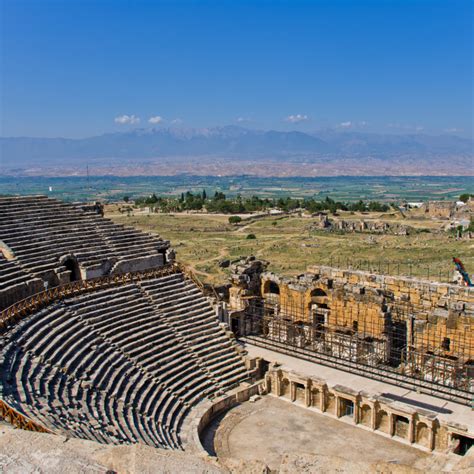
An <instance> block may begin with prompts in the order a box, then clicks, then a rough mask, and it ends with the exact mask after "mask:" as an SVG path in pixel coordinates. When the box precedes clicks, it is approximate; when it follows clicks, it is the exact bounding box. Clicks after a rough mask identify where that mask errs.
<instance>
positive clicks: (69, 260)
mask: <svg viewBox="0 0 474 474" xmlns="http://www.w3.org/2000/svg"><path fill="white" fill-rule="evenodd" d="M61 263H62V264H63V265H64V266H65V267H66V270H68V271H70V272H71V273H70V281H71V282H72V281H79V280H82V275H81V270H80V268H79V263H78V262H77V260H76V258H75V257H73V256H72V255H69V256H67V257H66V258H65V259H64V260H63V261H62V262H61Z"/></svg>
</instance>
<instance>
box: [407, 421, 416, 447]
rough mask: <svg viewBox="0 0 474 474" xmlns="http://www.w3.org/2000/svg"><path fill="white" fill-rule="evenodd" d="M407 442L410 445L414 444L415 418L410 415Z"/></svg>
mask: <svg viewBox="0 0 474 474" xmlns="http://www.w3.org/2000/svg"><path fill="white" fill-rule="evenodd" d="M408 441H409V442H410V443H414V442H415V417H414V415H411V416H410V418H409V420H408Z"/></svg>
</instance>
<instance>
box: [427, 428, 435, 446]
mask: <svg viewBox="0 0 474 474" xmlns="http://www.w3.org/2000/svg"><path fill="white" fill-rule="evenodd" d="M429 428H430V433H429V438H428V449H429V450H430V451H433V450H434V448H435V427H434V423H433V422H431V423H430V427H429Z"/></svg>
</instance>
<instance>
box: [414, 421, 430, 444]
mask: <svg viewBox="0 0 474 474" xmlns="http://www.w3.org/2000/svg"><path fill="white" fill-rule="evenodd" d="M415 441H416V443H417V444H419V445H420V446H423V447H425V448H429V447H430V430H429V428H428V425H427V424H426V423H423V422H422V421H419V422H418V423H417V424H416V436H415Z"/></svg>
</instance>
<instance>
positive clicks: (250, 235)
mask: <svg viewBox="0 0 474 474" xmlns="http://www.w3.org/2000/svg"><path fill="white" fill-rule="evenodd" d="M256 238H257V237H255V234H248V235H247V239H249V240H252V239H256Z"/></svg>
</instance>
